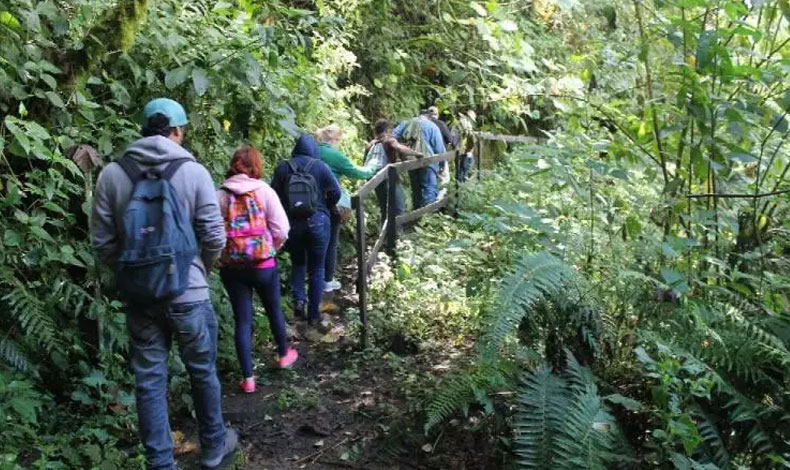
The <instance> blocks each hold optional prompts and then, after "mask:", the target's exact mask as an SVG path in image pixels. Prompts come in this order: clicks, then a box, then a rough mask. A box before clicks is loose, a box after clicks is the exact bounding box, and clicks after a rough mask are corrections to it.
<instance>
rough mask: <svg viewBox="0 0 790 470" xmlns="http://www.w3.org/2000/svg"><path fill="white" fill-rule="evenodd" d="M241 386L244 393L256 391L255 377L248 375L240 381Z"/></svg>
mask: <svg viewBox="0 0 790 470" xmlns="http://www.w3.org/2000/svg"><path fill="white" fill-rule="evenodd" d="M239 388H241V391H242V392H244V393H255V378H254V377H248V378H246V379H244V380H242V381H241V382H239Z"/></svg>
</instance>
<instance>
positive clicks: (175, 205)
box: [115, 157, 198, 304]
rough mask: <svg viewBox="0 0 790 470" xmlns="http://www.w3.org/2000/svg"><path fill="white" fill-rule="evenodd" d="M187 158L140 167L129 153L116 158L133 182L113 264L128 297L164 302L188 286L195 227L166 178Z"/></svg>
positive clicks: (124, 293) (123, 293)
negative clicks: (118, 249)
mask: <svg viewBox="0 0 790 470" xmlns="http://www.w3.org/2000/svg"><path fill="white" fill-rule="evenodd" d="M187 161H190V160H189V159H180V160H173V161H172V162H171V163H170V164H168V165H167V167H165V169H164V170H161V171H160V170H157V169H156V168H149V169H146V170H141V169H140V168H139V167H138V166H137V164H136V163H135V162H134V160H132V159H131V158H129V157H124V158H122V159H121V160H119V161H118V164H119V165H120V166H121V168H123V170H124V171H125V172H126V174H127V175H128V176H129V179H131V181H132V186H133V189H132V196H131V198H130V200H129V204H128V205H127V206H126V210H125V211H124V214H123V232H124V235H123V242H122V245H121V254H120V257H119V258H118V263H117V265H116V269H115V272H116V278H117V282H118V289H119V290H120V292H121V296H122V297H123V298H125V299H126V300H127V301H129V302H132V303H135V304H154V303H159V302H165V301H168V300H172V299H174V298H176V297H178V296H179V295H181V294H183V293H184V291H186V289H187V287H189V269H190V266H191V265H192V262H193V261H194V260H195V257H196V256H197V253H198V249H197V242H196V240H195V231H194V229H193V228H192V223H191V221H190V219H189V217H188V214H187V212H186V209H185V208H184V207H183V205H182V204H181V200H180V199H179V197H178V195H177V194H176V192H175V189H174V188H173V185H171V184H170V178H172V176H173V175H174V174H175V172H176V171H177V170H178V169H179V168H180V167H181V165H183V164H184V163H185V162H187Z"/></svg>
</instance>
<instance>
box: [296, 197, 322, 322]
mask: <svg viewBox="0 0 790 470" xmlns="http://www.w3.org/2000/svg"><path fill="white" fill-rule="evenodd" d="M328 245H329V216H328V215H327V214H326V213H325V212H323V211H318V212H316V213H315V214H313V215H312V216H311V217H310V218H309V219H306V220H292V221H291V232H290V234H289V236H288V252H289V253H291V290H292V292H291V293H292V295H293V300H294V302H304V301H305V300H307V295H306V294H305V274H306V271H307V272H309V274H310V299H309V301H308V303H307V317H308V319H309V320H311V321H314V320H318V319H319V318H320V316H319V311H318V309H319V307H320V305H321V295H322V294H323V292H324V264H325V262H326V249H327V246H328Z"/></svg>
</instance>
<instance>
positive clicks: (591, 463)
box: [514, 353, 631, 470]
mask: <svg viewBox="0 0 790 470" xmlns="http://www.w3.org/2000/svg"><path fill="white" fill-rule="evenodd" d="M514 429H515V433H516V436H515V442H516V453H517V455H518V459H517V462H518V465H519V467H520V468H523V469H530V470H532V469H540V470H582V469H584V470H608V469H612V468H617V467H618V465H620V464H624V463H626V462H628V461H630V460H631V459H630V457H629V456H627V455H625V454H624V451H623V449H622V446H621V443H622V442H623V439H622V433H621V431H620V429H619V427H618V425H617V423H616V421H615V419H614V418H613V416H612V414H611V413H610V411H609V409H608V406H607V405H606V403H604V399H603V398H602V397H601V396H599V394H598V387H597V385H596V383H595V378H594V377H593V375H592V373H590V371H589V370H588V369H586V368H584V367H582V366H581V365H580V364H579V362H578V361H577V360H576V359H575V358H574V357H573V355H572V354H570V353H568V354H567V369H566V370H565V372H564V373H563V374H559V375H558V374H555V373H553V372H552V371H551V369H550V368H549V367H548V366H547V365H545V364H543V365H540V366H538V367H536V368H534V369H532V370H531V371H529V372H526V373H525V374H524V378H523V381H522V384H521V387H520V388H519V396H518V414H517V415H516V419H515V423H514Z"/></svg>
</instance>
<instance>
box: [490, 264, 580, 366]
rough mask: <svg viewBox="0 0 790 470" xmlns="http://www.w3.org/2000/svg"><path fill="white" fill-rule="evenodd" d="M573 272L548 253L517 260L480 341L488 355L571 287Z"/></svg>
mask: <svg viewBox="0 0 790 470" xmlns="http://www.w3.org/2000/svg"><path fill="white" fill-rule="evenodd" d="M575 274H576V273H575V272H574V271H573V269H571V268H570V267H569V266H568V265H566V264H565V263H563V262H562V261H560V260H559V259H557V258H555V257H554V256H552V255H551V254H550V253H547V252H540V253H528V254H525V255H523V256H521V257H519V258H518V259H517V260H516V262H515V263H514V265H513V272H511V273H510V274H509V275H507V276H505V278H504V279H503V280H502V285H501V287H500V291H499V298H498V301H497V304H496V306H495V307H493V308H492V309H491V310H492V312H491V313H490V314H489V317H488V318H487V319H486V325H485V332H484V333H483V337H482V340H483V342H484V345H485V346H484V348H485V350H486V352H487V353H490V354H497V353H498V352H499V349H500V348H501V347H502V344H503V343H504V341H505V339H506V338H507V336H508V335H509V334H511V333H513V332H514V331H515V330H516V328H518V327H519V325H520V324H521V322H522V321H523V320H525V318H527V321H530V320H531V319H529V318H528V317H529V316H530V315H533V314H535V312H536V310H537V309H538V306H539V305H540V304H542V303H545V302H547V301H548V300H549V299H551V298H552V297H554V296H556V295H558V294H561V293H564V292H565V291H566V290H570V289H573V288H575V287H578V286H577V285H574V281H575V280H576V275H575Z"/></svg>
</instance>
